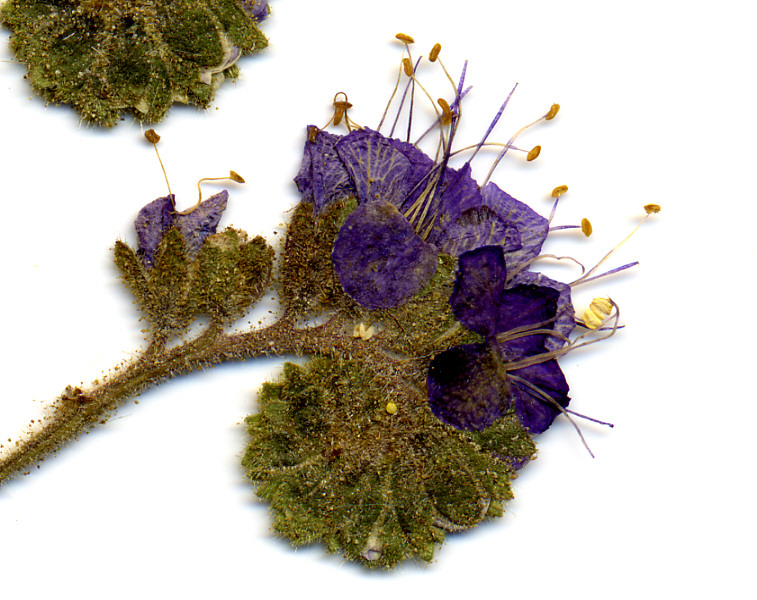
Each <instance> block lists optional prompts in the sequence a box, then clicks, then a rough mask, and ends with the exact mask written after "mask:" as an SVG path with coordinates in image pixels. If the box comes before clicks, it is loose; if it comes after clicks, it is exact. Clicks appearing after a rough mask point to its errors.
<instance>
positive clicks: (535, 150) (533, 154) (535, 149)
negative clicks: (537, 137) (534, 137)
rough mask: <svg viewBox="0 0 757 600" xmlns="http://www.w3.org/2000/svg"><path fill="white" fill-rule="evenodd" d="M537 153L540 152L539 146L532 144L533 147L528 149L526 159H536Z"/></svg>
mask: <svg viewBox="0 0 757 600" xmlns="http://www.w3.org/2000/svg"><path fill="white" fill-rule="evenodd" d="M539 154H541V146H534V147H533V148H531V150H529V151H528V154H527V155H526V160H527V161H529V162H531V161H532V160H536V159H537V157H538V156H539Z"/></svg>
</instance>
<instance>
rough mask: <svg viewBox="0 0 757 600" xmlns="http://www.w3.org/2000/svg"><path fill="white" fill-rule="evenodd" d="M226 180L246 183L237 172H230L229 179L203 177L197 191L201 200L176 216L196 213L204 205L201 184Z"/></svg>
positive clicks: (198, 183)
mask: <svg viewBox="0 0 757 600" xmlns="http://www.w3.org/2000/svg"><path fill="white" fill-rule="evenodd" d="M225 179H231V180H232V181H236V182H237V183H245V181H244V178H243V177H242V176H241V175H240V174H239V173H237V172H236V171H229V176H228V177H203V178H202V179H200V180H199V181H198V182H197V191H198V193H199V198H198V200H197V204H195V205H194V206H192V207H191V208H188V209H187V210H182V211H180V212H177V213H176V214H179V215H188V214H189V213H191V212H194V211H195V210H197V208H198V207H199V206H200V204H201V203H202V188H201V187H200V184H202V182H203V181H223V180H225Z"/></svg>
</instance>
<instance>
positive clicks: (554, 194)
mask: <svg viewBox="0 0 757 600" xmlns="http://www.w3.org/2000/svg"><path fill="white" fill-rule="evenodd" d="M567 191H568V186H567V185H558V186H557V187H556V188H555V189H553V190H552V197H553V198H559V197H560V196H562V195H563V194H564V193H565V192H567Z"/></svg>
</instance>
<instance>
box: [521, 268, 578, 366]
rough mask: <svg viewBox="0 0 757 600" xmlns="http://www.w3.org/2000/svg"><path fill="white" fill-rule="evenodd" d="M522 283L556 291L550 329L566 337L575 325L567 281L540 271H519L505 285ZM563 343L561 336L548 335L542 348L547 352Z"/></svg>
mask: <svg viewBox="0 0 757 600" xmlns="http://www.w3.org/2000/svg"><path fill="white" fill-rule="evenodd" d="M522 284H531V285H538V286H541V287H548V288H552V289H554V290H556V291H557V292H558V294H559V295H558V297H557V312H556V318H555V320H554V325H553V327H552V329H554V330H555V332H556V333H559V334H560V335H562V336H563V337H566V338H567V337H568V336H569V335H570V334H571V332H572V331H573V329H575V327H576V317H575V309H574V308H573V300H572V299H571V295H570V286H569V285H568V284H567V283H562V282H561V281H555V280H554V279H550V278H549V277H547V276H546V275H542V274H541V273H536V272H534V271H521V272H520V273H518V274H517V275H516V276H515V277H513V278H512V279H511V280H510V281H508V282H507V287H515V286H518V285H522ZM564 345H565V342H564V341H563V340H562V339H561V338H559V337H557V336H553V335H550V336H547V337H546V340H545V342H544V350H546V351H547V352H548V351H550V350H557V349H558V348H562V347H563V346H564Z"/></svg>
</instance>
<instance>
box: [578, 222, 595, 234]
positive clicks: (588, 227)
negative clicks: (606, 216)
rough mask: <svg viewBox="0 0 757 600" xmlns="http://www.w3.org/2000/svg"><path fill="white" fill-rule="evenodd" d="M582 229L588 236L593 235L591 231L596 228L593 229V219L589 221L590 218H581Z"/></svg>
mask: <svg viewBox="0 0 757 600" xmlns="http://www.w3.org/2000/svg"><path fill="white" fill-rule="evenodd" d="M581 231H583V234H584V235H585V236H586V237H589V236H590V235H591V232H592V231H594V229H592V227H591V221H589V219H586V218H583V219H581Z"/></svg>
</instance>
